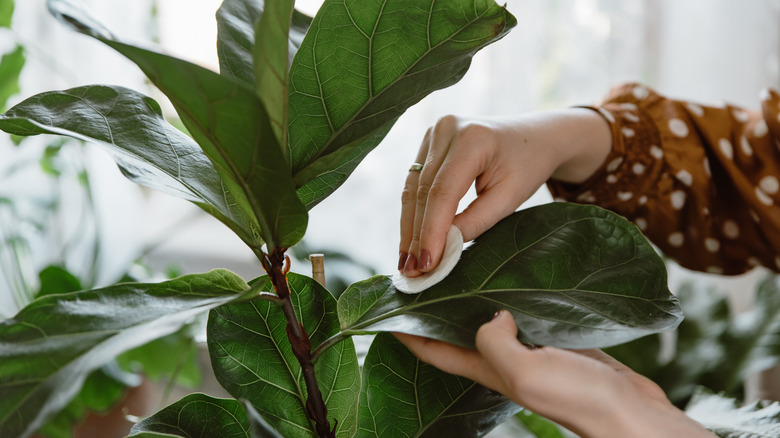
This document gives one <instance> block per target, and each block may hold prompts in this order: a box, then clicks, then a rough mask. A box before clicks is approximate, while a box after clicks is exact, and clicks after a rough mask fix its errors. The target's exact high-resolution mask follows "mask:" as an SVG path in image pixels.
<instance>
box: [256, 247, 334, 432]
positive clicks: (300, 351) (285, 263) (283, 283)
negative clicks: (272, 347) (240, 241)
mask: <svg viewBox="0 0 780 438" xmlns="http://www.w3.org/2000/svg"><path fill="white" fill-rule="evenodd" d="M284 252H285V250H284V249H282V248H276V249H274V251H273V252H271V253H270V254H268V255H266V256H265V257H264V258H263V267H264V268H265V270H266V272H267V273H268V276H269V277H270V278H271V283H273V285H274V290H275V291H276V294H277V295H278V296H279V298H281V299H282V310H283V311H284V316H285V318H287V338H288V339H289V340H290V345H292V350H293V353H294V354H295V357H296V358H297V359H298V363H299V364H300V365H301V369H302V371H303V379H304V382H306V392H307V394H308V399H307V400H306V413H307V414H308V416H309V418H310V419H311V420H312V421H314V424H315V426H316V429H317V435H318V436H320V437H321V438H335V436H336V434H335V430H336V427H335V426H334V427H333V429H331V428H330V423H329V422H328V410H327V408H326V407H325V401H324V400H323V398H322V393H321V392H320V387H319V385H317V377H316V375H315V373H314V363H313V362H312V355H311V341H310V340H309V334H308V333H306V329H305V328H304V327H303V325H302V324H301V323H300V322H299V321H298V316H297V315H296V314H295V308H293V304H292V300H291V299H290V285H289V284H288V283H287V272H288V270H289V263H290V259H289V258H288V257H286V256H285V255H284Z"/></svg>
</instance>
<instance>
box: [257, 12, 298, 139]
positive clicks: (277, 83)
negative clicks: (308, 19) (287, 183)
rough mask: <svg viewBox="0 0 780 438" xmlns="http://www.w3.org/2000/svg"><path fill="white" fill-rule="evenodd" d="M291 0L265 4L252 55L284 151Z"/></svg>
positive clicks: (263, 98) (260, 93)
mask: <svg viewBox="0 0 780 438" xmlns="http://www.w3.org/2000/svg"><path fill="white" fill-rule="evenodd" d="M294 3H295V1H294V0H275V1H270V2H268V4H266V5H265V11H264V13H263V15H262V16H261V17H260V20H258V22H257V25H256V26H255V46H254V48H253V50H252V54H253V58H254V69H255V80H256V81H257V87H256V88H257V94H258V96H259V97H260V100H261V101H262V102H263V106H264V107H265V109H266V111H268V118H269V119H270V120H271V127H272V128H273V130H274V133H276V139H277V140H278V141H279V144H280V145H282V150H283V151H284V152H285V154H286V153H287V147H286V145H287V103H288V102H287V90H288V84H287V80H288V78H287V67H288V65H289V52H288V47H287V46H288V35H289V34H290V23H291V21H292V13H293V10H294V9H295V8H294V7H293V5H294Z"/></svg>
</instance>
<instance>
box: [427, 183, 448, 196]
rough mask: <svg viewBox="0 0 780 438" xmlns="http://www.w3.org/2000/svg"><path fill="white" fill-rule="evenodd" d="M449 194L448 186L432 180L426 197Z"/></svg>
mask: <svg viewBox="0 0 780 438" xmlns="http://www.w3.org/2000/svg"><path fill="white" fill-rule="evenodd" d="M448 194H449V188H448V187H447V186H446V185H445V184H443V183H440V182H434V183H433V184H431V186H430V187H428V197H430V198H443V197H445V196H447V195H448Z"/></svg>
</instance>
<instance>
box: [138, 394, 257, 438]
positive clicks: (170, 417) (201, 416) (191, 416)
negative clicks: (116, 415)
mask: <svg viewBox="0 0 780 438" xmlns="http://www.w3.org/2000/svg"><path fill="white" fill-rule="evenodd" d="M142 432H154V433H157V434H169V435H173V436H179V437H187V438H200V437H219V438H250V435H249V420H248V419H247V416H246V412H245V411H244V407H243V406H241V402H239V401H238V400H233V399H220V398H214V397H211V396H208V395H206V394H190V395H188V396H186V397H184V398H183V399H181V400H179V401H177V402H176V403H174V404H172V405H170V406H167V407H165V408H163V409H162V410H161V411H159V412H157V413H155V414H153V415H151V416H149V417H147V418H144V419H143V420H141V421H139V422H138V423H136V425H135V426H133V429H132V430H131V431H130V433H132V434H140V433H142ZM131 436H133V437H139V436H144V435H131ZM151 436H156V435H151Z"/></svg>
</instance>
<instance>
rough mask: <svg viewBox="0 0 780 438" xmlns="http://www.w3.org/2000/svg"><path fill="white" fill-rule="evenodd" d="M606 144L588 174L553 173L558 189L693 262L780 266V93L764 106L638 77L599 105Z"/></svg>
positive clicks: (730, 271) (710, 266) (770, 94)
mask: <svg viewBox="0 0 780 438" xmlns="http://www.w3.org/2000/svg"><path fill="white" fill-rule="evenodd" d="M592 109H594V110H596V111H598V112H599V113H601V115H602V116H603V117H604V118H605V119H606V120H607V121H608V122H609V124H610V126H611V129H612V151H611V153H610V155H609V156H608V157H607V159H606V161H605V162H604V165H603V166H602V168H601V169H600V170H599V171H597V172H596V173H595V174H594V175H593V176H592V177H591V178H590V179H588V181H586V182H585V183H583V184H580V185H571V184H566V183H562V182H559V181H553V180H551V181H549V182H548V187H549V188H550V190H551V191H552V193H553V196H555V197H556V198H563V199H565V200H567V201H571V202H579V203H593V204H597V205H599V206H601V207H604V208H607V209H610V210H613V211H615V212H617V213H619V214H621V215H623V216H625V217H627V218H628V219H630V220H631V221H633V222H634V223H635V224H636V225H637V227H639V229H641V230H642V231H643V232H644V233H645V235H646V236H647V237H648V238H649V239H650V240H651V241H652V242H653V243H655V244H656V245H657V246H658V247H659V248H660V249H661V250H662V251H663V252H664V253H665V254H666V255H668V256H669V257H671V258H673V259H674V260H676V261H677V262H678V263H680V264H681V265H682V266H685V267H687V268H689V269H694V270H697V271H704V272H711V273H717V274H727V275H734V274H740V273H743V272H745V271H747V270H749V269H751V268H752V267H753V266H758V265H764V266H767V267H768V268H770V269H773V270H775V271H780V182H778V180H779V179H780V141H779V140H778V139H780V119H779V118H778V115H779V114H780V96H778V94H777V93H776V92H775V91H773V90H766V91H764V92H763V93H762V95H761V111H747V110H744V109H741V108H737V107H734V106H730V105H725V106H705V105H697V104H694V103H690V102H683V101H678V100H672V99H667V98H665V97H663V96H661V95H659V94H657V93H655V92H654V91H652V90H650V89H649V88H647V87H644V86H642V85H639V84H625V85H621V86H619V87H616V88H614V89H613V90H612V91H611V92H610V94H609V95H608V96H607V98H606V99H605V101H604V103H602V104H601V105H600V106H597V107H592Z"/></svg>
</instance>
